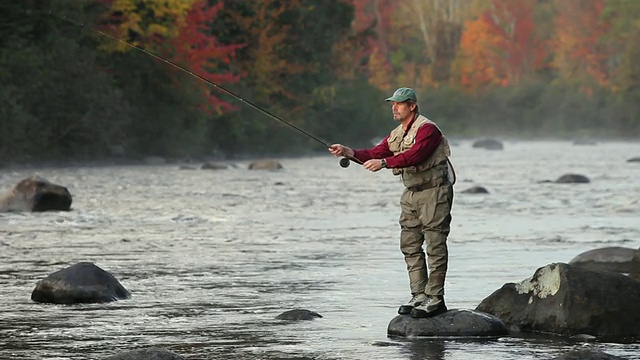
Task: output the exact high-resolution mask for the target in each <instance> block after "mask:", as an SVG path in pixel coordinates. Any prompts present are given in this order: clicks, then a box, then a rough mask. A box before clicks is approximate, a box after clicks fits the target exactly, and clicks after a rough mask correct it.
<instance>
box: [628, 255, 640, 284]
mask: <svg viewBox="0 0 640 360" xmlns="http://www.w3.org/2000/svg"><path fill="white" fill-rule="evenodd" d="M629 277H630V278H632V279H633V280H636V281H640V249H638V250H637V251H636V253H635V255H633V259H631V269H629Z"/></svg>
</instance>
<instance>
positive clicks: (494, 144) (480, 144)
mask: <svg viewBox="0 0 640 360" xmlns="http://www.w3.org/2000/svg"><path fill="white" fill-rule="evenodd" d="M472 147H474V148H483V149H486V150H502V149H503V148H504V145H502V143H501V142H500V141H498V140H495V139H482V140H478V141H476V142H474V143H473V145H472Z"/></svg>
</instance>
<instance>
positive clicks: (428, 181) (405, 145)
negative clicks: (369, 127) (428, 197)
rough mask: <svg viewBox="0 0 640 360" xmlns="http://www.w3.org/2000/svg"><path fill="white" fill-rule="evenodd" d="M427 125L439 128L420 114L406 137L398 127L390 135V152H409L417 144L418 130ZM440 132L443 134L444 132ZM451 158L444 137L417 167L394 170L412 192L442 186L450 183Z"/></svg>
mask: <svg viewBox="0 0 640 360" xmlns="http://www.w3.org/2000/svg"><path fill="white" fill-rule="evenodd" d="M425 124H433V125H434V126H435V127H438V125H436V123H434V122H433V121H431V120H429V119H427V118H426V117H424V116H422V115H419V114H418V117H417V118H416V119H415V121H414V122H413V124H411V127H410V128H409V130H407V134H406V135H404V129H403V128H402V125H398V127H396V128H395V129H393V131H391V134H389V139H388V140H387V142H388V143H389V150H391V151H392V152H393V154H394V155H398V154H401V153H403V152H405V151H407V150H409V149H410V148H411V147H412V146H413V144H414V143H415V140H416V134H417V133H418V129H419V128H420V127H421V126H423V125H425ZM438 130H440V128H438ZM440 132H441V133H442V131H440ZM403 135H404V137H403ZM449 156H451V148H450V147H449V141H448V140H447V138H445V137H444V135H442V141H440V144H439V145H438V147H437V148H436V150H435V151H434V152H433V153H432V154H431V156H429V158H427V159H426V160H425V161H423V162H422V163H420V164H418V165H416V166H409V167H404V168H393V169H392V170H393V174H394V175H401V176H402V182H403V183H404V186H406V187H407V188H408V189H410V190H422V189H426V188H430V187H436V186H440V185H442V184H443V183H445V182H447V181H448V173H449V172H448V168H449V167H448V158H449Z"/></svg>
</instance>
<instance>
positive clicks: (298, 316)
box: [276, 309, 322, 321]
mask: <svg viewBox="0 0 640 360" xmlns="http://www.w3.org/2000/svg"><path fill="white" fill-rule="evenodd" d="M321 317H322V315H320V314H318V313H317V312H315V311H311V310H306V309H293V310H289V311H285V312H283V313H282V314H280V315H278V316H276V319H278V320H292V321H295V320H313V319H315V318H321Z"/></svg>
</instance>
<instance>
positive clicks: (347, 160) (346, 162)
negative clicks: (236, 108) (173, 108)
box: [49, 9, 363, 168]
mask: <svg viewBox="0 0 640 360" xmlns="http://www.w3.org/2000/svg"><path fill="white" fill-rule="evenodd" d="M49 15H50V16H55V17H57V18H59V19H61V20H63V21H66V22H68V23H70V24H72V25H74V26H79V27H81V28H84V23H81V24H79V23H77V22H75V21H73V20H71V19H68V18H67V17H66V16H59V15H56V14H54V13H52V12H51V9H49ZM90 30H91V31H94V32H96V33H98V34H100V35H102V36H104V37H107V38H109V39H112V40H115V41H119V42H121V43H123V44H125V45H127V46H129V47H131V48H134V49H136V50H138V51H141V52H143V53H145V54H147V55H149V56H151V57H153V58H155V59H156V60H160V61H162V62H164V63H166V64H169V65H171V66H173V67H174V68H176V69H178V70H180V71H183V72H185V73H187V74H189V75H191V76H193V77H195V78H196V79H198V80H200V81H203V82H205V83H206V84H208V85H211V86H213V87H214V88H216V89H218V90H220V91H222V92H224V93H225V94H227V95H229V96H231V97H233V98H235V99H237V100H240V101H242V102H243V103H245V104H247V105H249V106H251V107H252V108H254V109H255V110H258V111H260V112H261V113H263V114H264V115H267V116H268V117H270V118H272V119H275V120H278V121H280V122H281V123H283V124H285V125H288V126H289V127H291V128H293V129H294V130H297V131H298V132H300V133H302V134H304V135H306V136H307V137H309V138H311V139H313V140H315V141H317V142H318V143H320V144H322V145H324V146H326V147H327V148H328V147H330V146H331V145H330V144H329V143H327V142H326V141H324V140H321V139H320V138H318V137H317V136H315V135H313V134H311V133H309V132H307V131H305V130H303V129H302V128H300V127H298V126H296V125H294V124H292V123H290V122H289V121H286V120H284V119H282V118H281V117H279V116H277V115H275V114H273V113H271V112H269V111H268V110H265V109H264V108H262V107H260V106H258V105H256V104H254V103H253V102H251V101H249V100H247V99H244V98H242V97H241V96H240V95H238V94H236V93H234V92H233V91H231V90H229V89H227V88H225V87H223V86H222V85H219V84H216V83H214V82H213V81H211V80H209V79H207V78H205V77H204V76H202V75H200V74H198V73H195V72H193V71H191V70H189V69H187V68H185V67H183V66H181V65H178V64H176V63H175V62H173V61H171V60H169V59H166V58H163V57H162V56H160V55H158V54H155V53H153V52H151V51H148V50H147V49H145V48H143V47H141V46H138V45H135V44H132V43H130V42H128V41H126V40H124V39H121V38H118V37H115V36H113V35H110V34H107V33H105V32H104V31H100V30H98V29H95V28H93V27H91V29H90ZM343 156H344V157H343V158H342V159H340V166H341V167H343V168H346V167H348V166H349V164H350V163H351V161H353V162H355V163H356V164H359V165H362V164H363V163H362V161H360V160H358V159H356V158H355V157H353V156H349V155H346V154H344V155H343Z"/></svg>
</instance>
